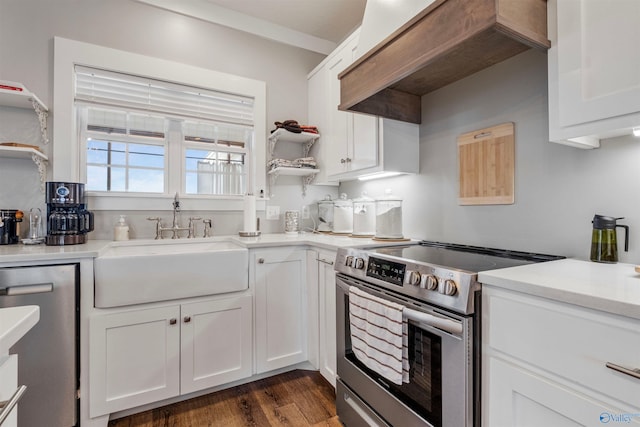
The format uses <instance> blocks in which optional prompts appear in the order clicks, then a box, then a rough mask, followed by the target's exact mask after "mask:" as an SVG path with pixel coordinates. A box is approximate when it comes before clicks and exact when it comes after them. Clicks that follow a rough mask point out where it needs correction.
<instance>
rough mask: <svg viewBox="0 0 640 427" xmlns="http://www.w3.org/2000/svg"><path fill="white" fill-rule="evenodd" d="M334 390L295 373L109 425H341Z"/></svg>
mask: <svg viewBox="0 0 640 427" xmlns="http://www.w3.org/2000/svg"><path fill="white" fill-rule="evenodd" d="M341 425H342V424H340V421H338V417H337V416H336V407H335V392H334V390H333V387H331V385H330V384H329V383H328V382H327V381H326V380H325V379H324V378H323V377H322V376H321V375H320V374H319V373H318V372H315V371H304V370H296V371H291V372H287V373H284V374H281V375H277V376H274V377H270V378H265V379H263V380H259V381H255V382H252V383H249V384H244V385H241V386H238V387H234V388H230V389H227V390H222V391H219V392H216V393H211V394H208V395H205V396H201V397H197V398H194V399H190V400H186V401H184V402H179V403H175V404H173V405H169V406H164V407H161V408H158V409H153V410H150V411H146V412H141V413H139V414H135V415H131V416H129V417H125V418H120V419H118V420H113V421H110V422H109V427H206V426H225V427H226V426H229V427H233V426H255V427H269V426H287V427H302V426H312V427H320V426H328V427H338V426H341Z"/></svg>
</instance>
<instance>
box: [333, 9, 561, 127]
mask: <svg viewBox="0 0 640 427" xmlns="http://www.w3.org/2000/svg"><path fill="white" fill-rule="evenodd" d="M549 46H550V43H549V40H547V2H546V0H436V1H435V2H434V3H432V4H431V5H430V6H429V7H427V8H426V9H425V10H423V11H422V12H421V13H420V14H418V15H417V16H416V17H415V18H413V19H412V20H411V21H409V22H408V23H407V24H405V25H404V26H403V27H402V28H400V29H399V30H398V31H396V32H395V33H393V34H392V35H391V36H389V37H388V38H387V39H385V40H384V41H382V42H381V43H380V44H378V45H377V46H376V47H375V48H373V49H371V51H369V52H367V53H366V54H365V55H363V56H362V57H361V58H360V59H358V60H357V61H356V62H355V63H354V64H352V65H351V66H350V67H348V68H347V69H346V70H344V71H343V72H342V73H340V75H339V76H338V78H339V79H340V105H339V107H338V108H339V109H340V110H350V111H357V112H362V113H368V114H374V115H378V116H382V117H387V118H391V119H396V120H401V121H405V122H411V123H420V121H421V117H422V112H421V111H420V97H421V96H422V95H424V94H426V93H429V92H431V91H434V90H436V89H439V88H441V87H443V86H446V85H448V84H449V83H453V82H455V81H457V80H460V79H462V78H464V77H467V76H469V75H471V74H473V73H476V72H478V71H480V70H482V69H484V68H487V67H490V66H491V65H494V64H496V63H498V62H501V61H504V60H505V59H508V58H510V57H512V56H514V55H517V54H519V53H521V52H523V51H525V50H527V49H530V48H532V47H533V48H537V49H543V50H547V49H549Z"/></svg>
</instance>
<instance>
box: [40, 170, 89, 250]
mask: <svg viewBox="0 0 640 427" xmlns="http://www.w3.org/2000/svg"><path fill="white" fill-rule="evenodd" d="M84 198H85V197H84V184H81V183H77V182H47V184H46V203H47V237H46V239H45V243H46V244H47V245H49V246H64V245H78V244H81V243H86V242H87V233H89V232H90V231H93V212H89V211H88V210H87V205H86V204H85V200H84Z"/></svg>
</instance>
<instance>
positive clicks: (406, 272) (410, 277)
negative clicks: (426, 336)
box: [335, 248, 480, 313]
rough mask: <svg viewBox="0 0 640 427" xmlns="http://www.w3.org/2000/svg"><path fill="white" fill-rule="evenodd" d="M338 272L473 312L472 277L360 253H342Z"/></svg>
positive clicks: (440, 268)
mask: <svg viewBox="0 0 640 427" xmlns="http://www.w3.org/2000/svg"><path fill="white" fill-rule="evenodd" d="M335 269H336V271H338V272H341V273H344V274H347V275H349V276H352V277H354V278H356V279H359V280H362V281H365V282H369V283H371V284H376V285H378V286H382V287H385V288H388V289H390V290H393V291H396V292H398V293H401V294H404V295H408V296H411V297H413V298H416V299H419V300H422V301H425V302H431V303H433V304H436V305H441V306H443V307H448V308H450V309H452V310H455V311H458V312H461V313H471V312H473V298H472V297H471V296H472V294H473V293H474V292H475V291H476V290H479V289H480V284H479V283H477V282H476V277H475V276H474V275H473V274H468V273H465V272H462V271H460V270H455V269H449V268H444V267H440V266H437V265H432V264H428V263H424V262H414V261H410V260H404V259H402V258H396V257H387V256H386V254H379V253H374V252H371V251H366V250H361V249H346V248H345V249H340V250H338V257H337V259H336V267H335Z"/></svg>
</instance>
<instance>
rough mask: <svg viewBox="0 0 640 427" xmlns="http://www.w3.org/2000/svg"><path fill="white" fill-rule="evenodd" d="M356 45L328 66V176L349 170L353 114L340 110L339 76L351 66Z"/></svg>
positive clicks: (322, 140) (343, 52)
mask: <svg viewBox="0 0 640 427" xmlns="http://www.w3.org/2000/svg"><path fill="white" fill-rule="evenodd" d="M354 46H355V44H354V43H352V44H349V45H347V46H345V48H344V49H342V50H340V51H339V52H337V53H336V55H335V56H334V57H333V58H332V59H331V61H330V62H329V63H328V64H327V79H328V89H329V90H328V92H329V96H328V111H329V113H328V118H329V120H328V124H329V126H328V134H327V132H325V133H324V134H321V135H322V136H321V143H322V144H327V145H328V146H329V147H331V149H330V150H326V151H325V153H326V154H327V159H325V160H326V164H327V174H328V175H334V174H338V173H341V172H346V171H347V170H348V164H349V161H350V157H349V155H350V153H349V143H350V138H353V127H352V125H351V124H352V123H353V118H352V117H351V116H352V115H353V113H347V112H344V111H340V110H338V105H339V104H340V80H339V79H338V74H340V73H341V72H342V70H344V69H345V68H347V67H348V66H349V65H350V64H351V56H352V49H353V47H354Z"/></svg>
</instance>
